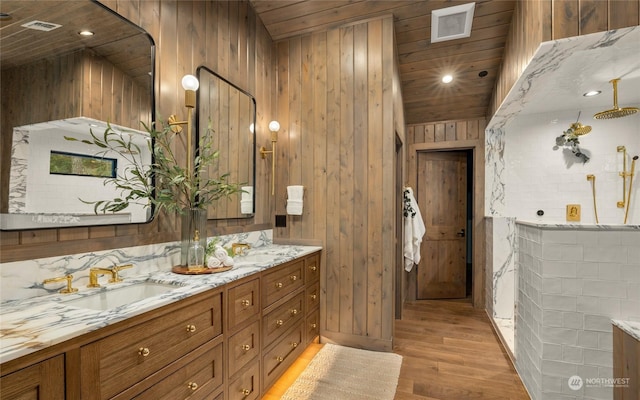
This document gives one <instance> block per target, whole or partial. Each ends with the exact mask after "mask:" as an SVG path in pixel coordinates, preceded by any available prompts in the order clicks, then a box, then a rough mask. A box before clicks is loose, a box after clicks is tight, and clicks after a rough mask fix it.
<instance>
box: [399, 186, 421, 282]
mask: <svg viewBox="0 0 640 400" xmlns="http://www.w3.org/2000/svg"><path fill="white" fill-rule="evenodd" d="M425 232H426V228H425V226H424V221H422V214H420V209H419V208H418V202H417V201H416V199H415V197H414V196H413V190H412V189H411V188H406V189H405V191H404V269H405V270H406V271H407V272H410V271H411V269H412V268H413V265H414V264H416V265H417V264H419V263H420V244H421V243H422V237H423V236H424V234H425Z"/></svg>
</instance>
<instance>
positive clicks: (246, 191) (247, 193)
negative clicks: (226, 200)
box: [240, 186, 253, 214]
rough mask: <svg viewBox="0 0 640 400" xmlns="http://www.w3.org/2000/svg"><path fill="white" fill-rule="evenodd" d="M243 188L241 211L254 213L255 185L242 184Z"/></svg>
mask: <svg viewBox="0 0 640 400" xmlns="http://www.w3.org/2000/svg"><path fill="white" fill-rule="evenodd" d="M242 190H243V192H242V196H241V197H240V212H241V213H242V214H253V186H242Z"/></svg>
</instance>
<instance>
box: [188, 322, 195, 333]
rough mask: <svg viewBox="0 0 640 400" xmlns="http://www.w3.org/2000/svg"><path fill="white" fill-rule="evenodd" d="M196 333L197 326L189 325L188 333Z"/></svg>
mask: <svg viewBox="0 0 640 400" xmlns="http://www.w3.org/2000/svg"><path fill="white" fill-rule="evenodd" d="M195 331H196V326H195V325H191V324H189V325H187V332H191V333H193V332H195Z"/></svg>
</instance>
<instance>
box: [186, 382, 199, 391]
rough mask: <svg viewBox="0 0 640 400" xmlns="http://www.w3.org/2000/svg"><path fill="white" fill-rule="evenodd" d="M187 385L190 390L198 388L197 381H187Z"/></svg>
mask: <svg viewBox="0 0 640 400" xmlns="http://www.w3.org/2000/svg"><path fill="white" fill-rule="evenodd" d="M187 386H188V387H189V389H191V390H198V384H197V383H195V382H189V383H188V384H187Z"/></svg>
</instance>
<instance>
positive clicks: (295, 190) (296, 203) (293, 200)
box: [287, 185, 304, 215]
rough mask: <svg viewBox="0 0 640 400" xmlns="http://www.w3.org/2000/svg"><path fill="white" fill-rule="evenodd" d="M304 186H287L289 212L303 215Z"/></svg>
mask: <svg viewBox="0 0 640 400" xmlns="http://www.w3.org/2000/svg"><path fill="white" fill-rule="evenodd" d="M303 196H304V186H301V185H294V186H287V197H288V198H287V214H289V215H302V208H303V200H302V198H303Z"/></svg>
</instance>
